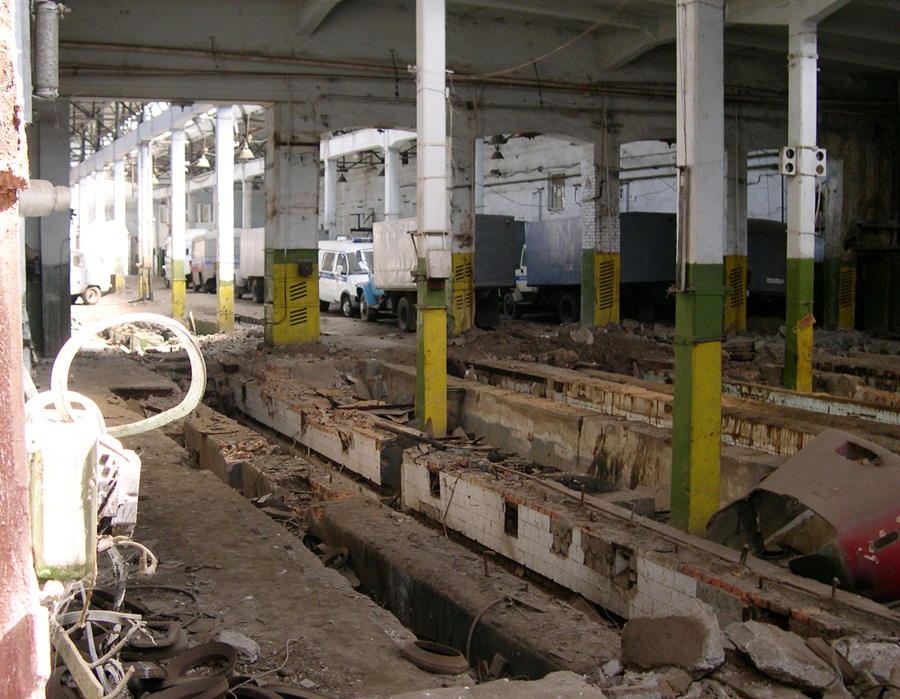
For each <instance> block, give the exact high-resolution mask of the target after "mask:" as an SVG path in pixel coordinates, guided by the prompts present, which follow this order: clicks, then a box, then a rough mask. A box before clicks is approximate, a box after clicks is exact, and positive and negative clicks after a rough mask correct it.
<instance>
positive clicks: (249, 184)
mask: <svg viewBox="0 0 900 699" xmlns="http://www.w3.org/2000/svg"><path fill="white" fill-rule="evenodd" d="M252 214H253V181H252V180H242V181H241V228H252V227H253V224H252Z"/></svg>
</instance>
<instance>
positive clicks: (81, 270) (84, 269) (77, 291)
mask: <svg viewBox="0 0 900 699" xmlns="http://www.w3.org/2000/svg"><path fill="white" fill-rule="evenodd" d="M111 288H112V275H111V273H110V269H109V266H108V265H106V264H104V262H103V259H102V258H100V257H98V256H96V255H87V254H85V253H84V252H82V251H81V250H70V251H69V294H70V295H71V297H72V303H75V301H76V300H77V299H78V298H79V297H80V298H81V300H82V301H84V302H85V303H86V304H87V305H89V306H93V305H94V304H95V303H97V301H99V300H100V296H102V295H103V294H104V293H106V292H107V291H109V290H110V289H111Z"/></svg>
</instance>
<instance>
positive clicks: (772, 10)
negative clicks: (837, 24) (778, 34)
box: [725, 0, 850, 25]
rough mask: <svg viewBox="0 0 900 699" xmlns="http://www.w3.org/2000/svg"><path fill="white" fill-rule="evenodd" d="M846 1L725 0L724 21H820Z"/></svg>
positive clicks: (741, 22) (784, 22) (773, 23)
mask: <svg viewBox="0 0 900 699" xmlns="http://www.w3.org/2000/svg"><path fill="white" fill-rule="evenodd" d="M849 2H850V0H729V2H728V4H727V5H726V6H725V23H726V24H769V25H787V24H790V23H791V22H794V21H802V22H821V21H822V20H823V19H825V18H826V17H827V16H828V15H830V14H831V13H832V12H836V11H837V10H840V9H841V8H842V7H844V5H847V4H848V3H849Z"/></svg>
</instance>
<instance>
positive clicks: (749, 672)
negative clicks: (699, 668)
mask: <svg viewBox="0 0 900 699" xmlns="http://www.w3.org/2000/svg"><path fill="white" fill-rule="evenodd" d="M728 656H729V657H728V662H727V663H725V664H724V665H722V667H720V668H719V669H718V670H716V671H715V673H714V674H713V675H711V676H710V678H711V679H713V680H715V681H716V682H718V683H719V684H721V685H724V686H725V687H728V688H730V689H732V690H733V691H734V692H736V693H737V694H739V695H740V696H741V697H744V698H745V699H804V697H805V696H806V695H805V694H803V693H802V692H800V691H799V690H797V689H794V688H793V687H788V686H787V685H785V684H781V683H780V682H773V681H772V678H771V677H768V676H767V675H764V674H762V673H761V672H759V671H757V670H756V669H755V668H753V667H752V666H750V665H748V664H747V663H746V662H745V661H744V660H743V659H742V658H740V657H738V656H737V654H736V653H735V652H734V651H729V652H728Z"/></svg>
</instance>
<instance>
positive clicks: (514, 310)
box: [503, 293, 522, 320]
mask: <svg viewBox="0 0 900 699" xmlns="http://www.w3.org/2000/svg"><path fill="white" fill-rule="evenodd" d="M503 315H505V316H506V317H507V318H509V319H510V320H519V318H521V317H522V308H521V306H519V304H518V303H516V297H515V296H513V295H512V294H511V293H507V294H505V295H504V296H503Z"/></svg>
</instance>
